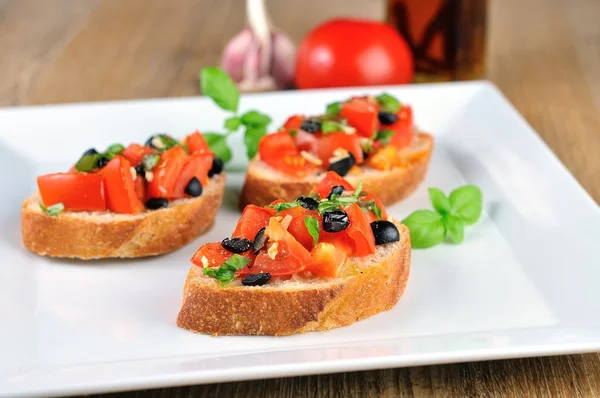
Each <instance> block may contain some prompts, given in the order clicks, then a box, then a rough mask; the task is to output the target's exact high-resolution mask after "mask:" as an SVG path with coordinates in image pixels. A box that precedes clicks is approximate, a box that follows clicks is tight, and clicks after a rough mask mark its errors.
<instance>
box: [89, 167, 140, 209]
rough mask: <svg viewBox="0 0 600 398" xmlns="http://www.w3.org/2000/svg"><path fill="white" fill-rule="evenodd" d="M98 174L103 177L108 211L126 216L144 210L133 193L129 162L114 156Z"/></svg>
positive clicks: (133, 185) (134, 192)
mask: <svg viewBox="0 0 600 398" xmlns="http://www.w3.org/2000/svg"><path fill="white" fill-rule="evenodd" d="M99 173H100V174H101V175H102V176H103V177H104V191H105V194H106V206H107V207H108V209H109V210H112V211H114V212H117V213H126V214H134V213H139V212H141V211H143V210H144V204H143V203H142V202H141V201H140V200H139V199H138V196H137V194H136V191H135V184H134V183H133V176H132V175H131V174H132V173H131V163H129V160H127V159H126V158H124V157H123V156H115V157H114V158H112V160H111V161H110V162H108V163H107V164H106V166H104V167H103V168H102V169H100V171H99Z"/></svg>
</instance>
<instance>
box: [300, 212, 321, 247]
mask: <svg viewBox="0 0 600 398" xmlns="http://www.w3.org/2000/svg"><path fill="white" fill-rule="evenodd" d="M304 225H305V226H306V229H307V230H308V233H309V234H310V236H312V238H313V245H316V244H317V242H319V221H318V220H317V219H316V218H314V217H312V216H308V217H305V218H304Z"/></svg>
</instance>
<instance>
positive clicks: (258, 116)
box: [241, 111, 271, 127]
mask: <svg viewBox="0 0 600 398" xmlns="http://www.w3.org/2000/svg"><path fill="white" fill-rule="evenodd" d="M241 121H242V124H243V125H244V126H252V127H266V126H268V125H269V123H271V118H270V117H269V116H267V115H265V114H264V113H260V112H257V111H248V112H246V113H244V114H243V115H242V118H241Z"/></svg>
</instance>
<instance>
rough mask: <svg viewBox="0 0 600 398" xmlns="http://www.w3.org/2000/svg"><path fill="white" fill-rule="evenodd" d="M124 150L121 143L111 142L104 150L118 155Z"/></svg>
mask: <svg viewBox="0 0 600 398" xmlns="http://www.w3.org/2000/svg"><path fill="white" fill-rule="evenodd" d="M124 150H125V147H124V146H123V145H121V144H112V145H111V146H109V147H108V149H107V150H106V153H110V154H113V155H118V154H120V153H121V152H123V151H124Z"/></svg>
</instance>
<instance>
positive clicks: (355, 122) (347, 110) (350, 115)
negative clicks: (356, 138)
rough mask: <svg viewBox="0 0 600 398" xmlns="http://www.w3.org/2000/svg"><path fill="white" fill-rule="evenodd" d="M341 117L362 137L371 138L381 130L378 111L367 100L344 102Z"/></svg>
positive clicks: (358, 99)
mask: <svg viewBox="0 0 600 398" xmlns="http://www.w3.org/2000/svg"><path fill="white" fill-rule="evenodd" d="M340 116H341V117H342V118H344V119H346V120H347V121H348V124H349V125H350V126H352V127H354V128H355V129H356V132H357V133H358V135H360V136H361V137H367V138H371V137H372V136H373V134H374V133H375V132H376V131H377V130H379V117H378V109H377V107H376V106H375V105H373V104H371V103H370V102H368V101H367V100H366V99H362V98H356V99H353V100H351V101H350V102H344V103H343V104H342V109H341V110H340Z"/></svg>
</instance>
